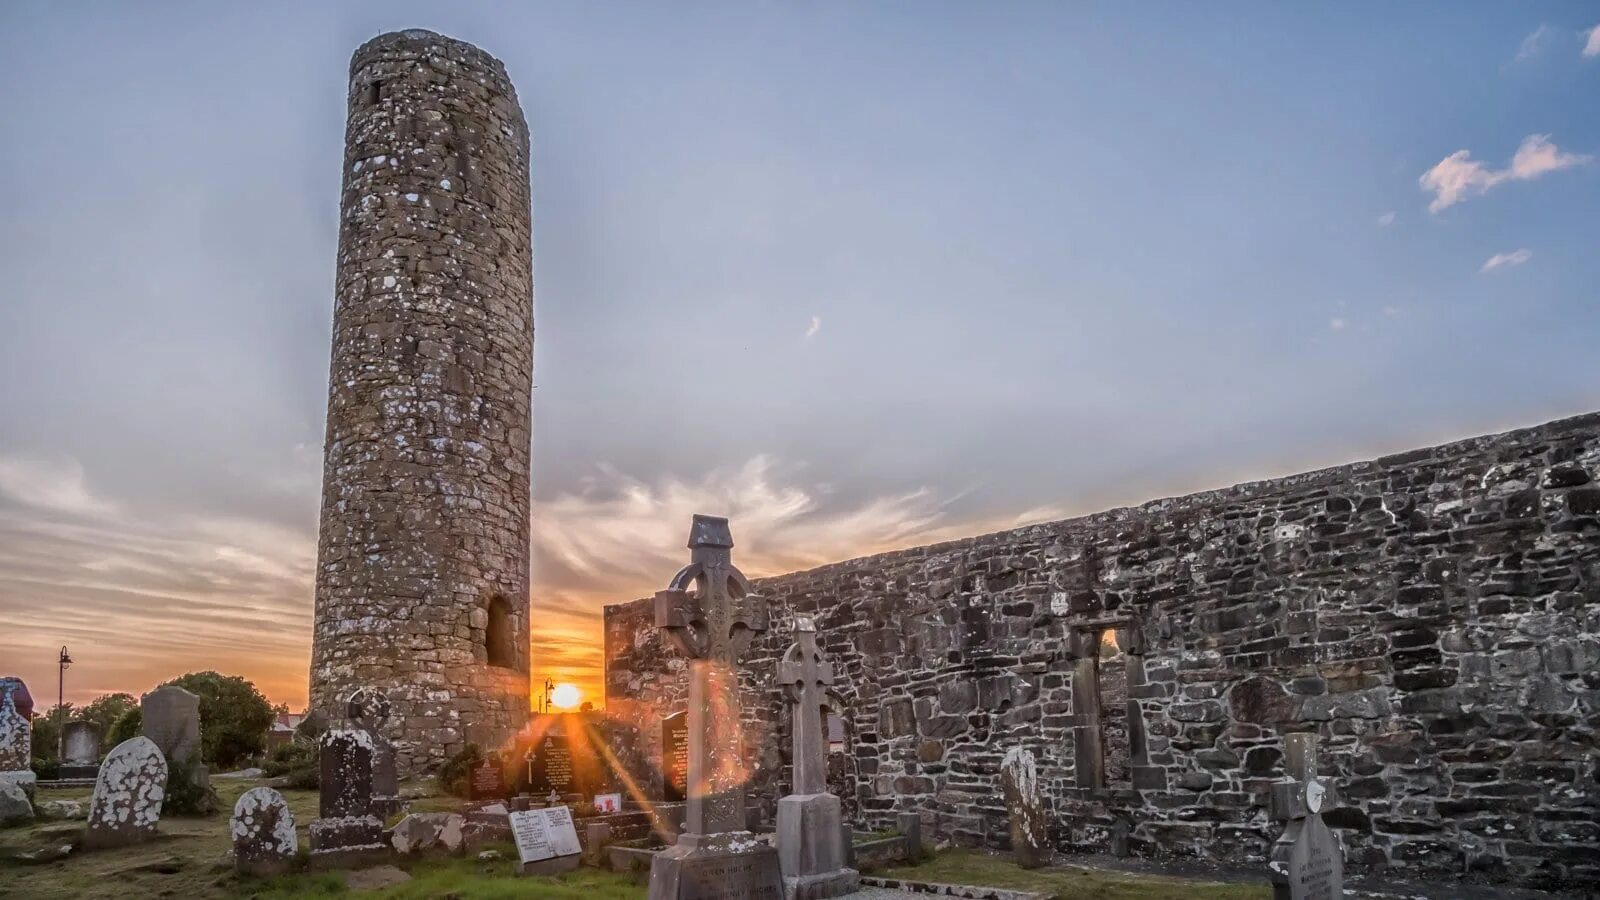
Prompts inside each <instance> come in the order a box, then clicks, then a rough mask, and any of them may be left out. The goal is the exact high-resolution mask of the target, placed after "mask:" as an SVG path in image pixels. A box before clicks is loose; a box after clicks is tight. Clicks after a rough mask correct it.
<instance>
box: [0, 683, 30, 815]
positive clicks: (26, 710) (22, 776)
mask: <svg viewBox="0 0 1600 900" xmlns="http://www.w3.org/2000/svg"><path fill="white" fill-rule="evenodd" d="M32 718H33V696H32V695H31V694H29V693H28V686H27V685H26V684H23V682H22V679H21V678H12V677H7V678H0V782H4V783H9V784H14V785H17V786H18V787H20V788H21V789H22V791H23V793H24V794H26V795H32V793H33V785H34V782H35V781H36V780H37V779H36V778H35V777H34V774H33V769H32V768H31V766H32V765H33V723H32V722H31V721H30V720H31V719H32Z"/></svg>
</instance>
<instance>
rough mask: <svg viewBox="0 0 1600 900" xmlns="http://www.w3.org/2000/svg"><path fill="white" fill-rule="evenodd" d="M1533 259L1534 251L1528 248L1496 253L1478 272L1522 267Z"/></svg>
mask: <svg viewBox="0 0 1600 900" xmlns="http://www.w3.org/2000/svg"><path fill="white" fill-rule="evenodd" d="M1532 258H1533V251H1532V250H1529V249H1528V248H1526V247H1523V248H1521V249H1518V250H1513V251H1511V252H1510V253H1496V254H1495V255H1493V256H1491V257H1489V261H1488V262H1486V263H1484V264H1483V268H1481V269H1479V270H1478V271H1480V272H1492V271H1494V270H1495V269H1499V268H1504V267H1510V266H1520V265H1522V264H1523V263H1525V262H1527V261H1528V260H1530V259H1532Z"/></svg>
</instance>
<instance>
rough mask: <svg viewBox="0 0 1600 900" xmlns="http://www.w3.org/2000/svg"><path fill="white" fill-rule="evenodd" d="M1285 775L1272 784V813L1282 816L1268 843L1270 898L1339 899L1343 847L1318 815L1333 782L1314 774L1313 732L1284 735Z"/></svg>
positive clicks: (1327, 802)
mask: <svg viewBox="0 0 1600 900" xmlns="http://www.w3.org/2000/svg"><path fill="white" fill-rule="evenodd" d="M1283 763H1284V771H1285V773H1286V774H1287V775H1288V777H1287V778H1285V779H1283V780H1281V781H1279V782H1277V783H1276V784H1274V785H1273V786H1272V813H1273V817H1274V818H1276V819H1278V820H1279V821H1281V822H1285V823H1287V824H1286V827H1285V828H1284V831H1283V835H1282V836H1281V837H1279V838H1278V841H1277V843H1275V844H1274V845H1273V847H1272V862H1271V863H1270V864H1269V867H1270V868H1271V870H1272V896H1273V898H1274V900H1340V898H1342V897H1343V896H1344V851H1343V848H1342V847H1341V846H1340V844H1339V837H1338V835H1336V834H1334V833H1333V831H1331V830H1330V829H1329V828H1328V826H1327V823H1325V822H1323V821H1322V812H1323V810H1325V809H1328V808H1330V807H1332V806H1333V799H1334V798H1333V788H1332V785H1331V784H1330V783H1329V782H1328V781H1326V780H1324V779H1322V778H1319V777H1317V736H1316V735H1314V734H1290V735H1287V736H1285V737H1284V753H1283Z"/></svg>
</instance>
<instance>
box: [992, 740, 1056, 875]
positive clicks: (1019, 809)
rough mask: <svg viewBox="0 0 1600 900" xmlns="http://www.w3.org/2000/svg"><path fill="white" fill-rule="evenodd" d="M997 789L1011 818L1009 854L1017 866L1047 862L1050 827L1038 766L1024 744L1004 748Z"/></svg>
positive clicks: (1029, 865)
mask: <svg viewBox="0 0 1600 900" xmlns="http://www.w3.org/2000/svg"><path fill="white" fill-rule="evenodd" d="M1000 788H1001V790H1002V791H1003V792H1004V794H1005V801H1006V813H1007V815H1008V816H1009V818H1010V820H1011V853H1012V856H1013V857H1014V858H1015V859H1016V861H1017V865H1019V866H1021V867H1022V868H1024V869H1036V868H1038V867H1040V866H1042V865H1045V864H1046V863H1048V862H1049V861H1050V829H1049V827H1048V824H1047V821H1046V819H1045V814H1044V795H1043V794H1042V793H1041V792H1040V790H1039V768H1038V766H1037V764H1035V762H1034V759H1033V753H1032V752H1031V751H1029V750H1027V749H1026V748H1023V747H1012V748H1011V749H1010V750H1008V751H1006V755H1005V759H1004V760H1002V761H1001V763H1000Z"/></svg>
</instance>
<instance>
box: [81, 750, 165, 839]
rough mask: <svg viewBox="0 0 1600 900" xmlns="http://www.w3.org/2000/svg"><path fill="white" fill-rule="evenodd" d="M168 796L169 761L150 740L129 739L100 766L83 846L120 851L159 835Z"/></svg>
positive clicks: (108, 754)
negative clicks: (159, 824)
mask: <svg viewBox="0 0 1600 900" xmlns="http://www.w3.org/2000/svg"><path fill="white" fill-rule="evenodd" d="M166 796H167V760H166V758H165V757H164V756H162V755H161V748H159V747H157V746H156V744H155V742H154V741H152V740H150V739H149V738H147V737H143V736H140V737H136V738H129V739H128V740H125V741H123V742H122V743H120V744H118V745H117V746H116V747H114V748H112V750H111V752H110V753H107V754H106V758H105V760H104V761H103V762H101V763H100V774H99V776H98V777H97V778H96V779H95V783H94V796H93V797H92V798H91V799H90V800H89V830H88V832H87V833H86V834H85V835H84V845H85V846H86V847H90V848H98V847H121V846H124V845H127V844H133V843H137V842H139V841H142V840H145V839H146V838H149V837H150V836H151V835H154V834H155V833H156V825H157V824H158V823H159V822H160V821H161V804H162V802H163V801H164V800H165V799H166Z"/></svg>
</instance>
